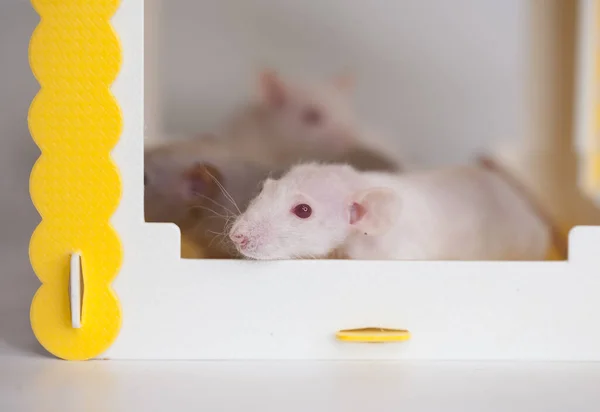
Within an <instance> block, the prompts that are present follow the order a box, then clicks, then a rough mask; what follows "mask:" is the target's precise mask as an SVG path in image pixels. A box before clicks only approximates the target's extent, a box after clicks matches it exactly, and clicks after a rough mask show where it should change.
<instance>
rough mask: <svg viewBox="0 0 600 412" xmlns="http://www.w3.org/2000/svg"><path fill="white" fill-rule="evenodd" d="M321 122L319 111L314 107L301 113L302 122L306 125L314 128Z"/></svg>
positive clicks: (321, 117)
mask: <svg viewBox="0 0 600 412" xmlns="http://www.w3.org/2000/svg"><path fill="white" fill-rule="evenodd" d="M322 120H323V116H322V115H321V112H319V110H317V109H315V108H314V107H309V108H308V109H306V110H304V112H303V113H302V121H303V122H304V123H306V124H309V125H312V126H316V125H318V124H319V123H321V121H322Z"/></svg>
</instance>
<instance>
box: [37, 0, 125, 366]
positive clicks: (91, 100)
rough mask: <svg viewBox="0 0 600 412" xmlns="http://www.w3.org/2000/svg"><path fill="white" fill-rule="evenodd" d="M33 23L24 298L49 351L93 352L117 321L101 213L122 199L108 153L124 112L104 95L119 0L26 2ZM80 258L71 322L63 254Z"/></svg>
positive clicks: (111, 76) (117, 256)
mask: <svg viewBox="0 0 600 412" xmlns="http://www.w3.org/2000/svg"><path fill="white" fill-rule="evenodd" d="M32 3H33V6H34V8H35V9H36V10H37V12H38V13H39V15H40V16H41V21H40V24H39V25H38V27H37V28H36V29H35V31H34V33H33V36H32V38H31V43H30V49H29V58H30V64H31V68H32V71H33V73H34V75H35V76H36V78H37V80H38V81H39V83H40V85H41V89H40V91H39V93H38V95H37V96H36V97H35V99H34V101H33V103H32V104H31V107H30V111H29V128H30V131H31V135H32V136H33V139H34V140H35V142H36V143H37V145H38V146H39V148H40V149H41V152H42V154H41V156H40V158H39V159H38V161H37V162H36V164H35V166H34V168H33V170H32V173H31V180H30V191H31V198H32V201H33V203H34V205H35V206H36V208H37V210H38V211H39V213H40V215H41V217H42V222H41V223H40V225H39V226H38V227H37V228H36V230H35V232H34V233H33V236H32V238H31V243H30V251H29V253H30V259H31V264H32V266H33V269H34V271H35V273H36V274H37V276H38V278H39V279H40V280H41V282H42V285H41V287H40V288H39V289H38V291H37V293H36V295H35V297H34V298H33V302H32V305H31V325H32V328H33V331H34V333H35V336H36V337H37V339H38V340H39V342H40V343H41V344H42V345H43V346H44V347H45V348H46V349H47V350H48V351H49V352H50V353H52V354H54V355H55V356H57V357H60V358H63V359H69V360H84V359H90V358H93V357H95V356H98V355H100V354H101V353H102V352H104V351H105V350H106V349H107V348H108V347H109V346H110V345H111V343H112V342H113V341H114V339H115V338H116V337H117V335H118V333H119V329H120V326H121V309H120V306H119V302H118V299H117V297H116V295H115V293H114V292H113V290H112V289H111V287H110V283H111V281H112V280H113V278H114V277H115V276H116V274H117V272H118V270H119V267H120V265H121V260H122V250H121V243H120V241H119V238H118V236H117V234H116V232H115V231H114V230H113V228H112V227H111V226H110V223H109V219H110V217H111V215H112V214H113V213H114V211H115V209H116V207H117V205H118V203H119V199H120V197H121V181H120V177H119V173H118V170H117V168H116V166H115V164H114V163H113V162H112V160H111V158H110V151H111V150H112V148H113V147H114V145H115V144H116V143H117V141H118V140H119V136H120V134H121V129H122V118H121V113H120V109H119V106H118V104H117V102H116V100H115V98H114V97H113V96H112V94H111V92H110V85H111V83H112V82H113V81H114V80H115V78H116V76H117V74H118V72H119V68H120V65H121V48H120V44H119V41H118V39H117V36H116V34H115V32H114V31H113V29H112V26H111V25H110V18H111V17H112V15H113V14H114V13H115V12H116V10H117V8H118V6H119V0H33V1H32ZM73 252H80V253H81V255H82V271H83V305H82V325H81V328H79V329H74V328H72V327H71V319H70V307H69V257H70V255H71V253H73Z"/></svg>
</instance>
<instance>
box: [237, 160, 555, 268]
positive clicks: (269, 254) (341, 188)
mask: <svg viewBox="0 0 600 412" xmlns="http://www.w3.org/2000/svg"><path fill="white" fill-rule="evenodd" d="M370 191H373V193H377V194H378V196H375V197H373V199H374V200H373V202H375V206H378V205H377V202H379V201H380V200H382V199H384V200H386V197H385V196H390V197H389V198H387V200H388V202H387V203H388V205H392V206H391V207H388V208H387V209H385V208H384V209H381V210H379V211H377V210H374V209H373V207H372V206H373V204H371V205H369V204H368V202H367V206H366V215H365V216H368V214H369V213H379V214H381V215H380V216H376V219H374V220H372V221H370V220H368V219H365V220H363V221H362V222H366V223H365V225H363V226H361V221H360V220H359V222H358V224H351V223H350V216H351V208H352V205H353V204H355V203H356V202H358V203H360V202H361V199H364V194H365V193H369V192H370ZM386 193H387V195H386ZM380 195H381V196H380ZM299 202H300V203H307V204H309V205H310V206H311V207H312V209H313V214H312V216H311V217H310V218H309V219H306V220H303V219H299V218H298V217H296V216H295V215H294V214H293V213H291V210H292V208H293V206H294V205H295V204H297V203H299ZM375 209H377V207H376V208H375ZM373 221H374V222H378V223H379V227H378V229H382V228H383V229H384V230H378V231H372V230H371V229H374V227H373V226H372V225H373V224H372V222H373ZM369 225H371V226H369ZM386 228H387V229H386ZM365 233H366V234H365ZM231 234H232V236H233V235H236V234H238V235H239V234H243V235H244V236H246V237H247V239H248V242H247V244H246V245H245V247H244V248H242V247H240V251H241V253H242V254H244V255H246V256H247V257H250V258H254V259H286V258H294V257H323V256H326V255H327V254H328V253H330V252H331V251H332V250H333V249H337V250H338V251H340V252H341V253H343V254H344V255H346V256H347V257H348V258H350V259H400V260H541V259H543V258H544V257H545V254H546V252H547V250H548V248H549V246H550V228H549V227H548V226H547V225H546V223H545V222H544V221H543V220H542V219H541V218H540V216H538V215H537V214H536V212H535V211H534V210H533V209H532V208H531V206H530V204H529V203H528V201H527V200H526V199H524V198H523V197H522V196H521V195H520V194H519V193H517V192H516V191H515V190H514V188H513V187H512V186H511V185H510V184H509V183H508V182H506V181H505V180H504V179H503V178H502V177H501V176H500V175H499V174H497V173H494V172H493V171H490V170H488V169H485V168H482V167H477V166H473V167H457V168H450V169H445V170H436V171H429V172H423V173H414V174H406V175H394V174H389V173H380V172H362V173H361V172H358V171H356V170H354V169H352V168H351V167H349V166H345V165H318V164H303V165H299V166H296V167H294V168H292V169H291V170H290V171H289V172H288V173H287V174H286V175H284V176H283V177H282V178H281V179H280V180H277V181H268V182H266V183H265V187H264V189H263V191H262V192H261V193H260V195H259V196H258V197H257V198H255V199H254V200H253V201H252V202H251V203H250V205H249V207H248V209H247V211H246V212H245V213H244V214H243V215H242V216H241V217H240V218H239V219H238V221H237V222H236V223H235V224H234V226H233V228H232V231H231Z"/></svg>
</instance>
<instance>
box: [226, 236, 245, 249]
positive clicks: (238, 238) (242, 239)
mask: <svg viewBox="0 0 600 412" xmlns="http://www.w3.org/2000/svg"><path fill="white" fill-rule="evenodd" d="M229 237H230V238H231V240H233V243H235V244H237V245H238V246H240V247H244V246H246V245H247V244H248V236H245V235H242V234H240V233H232V234H231V235H230V236H229Z"/></svg>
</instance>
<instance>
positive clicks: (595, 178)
mask: <svg viewBox="0 0 600 412" xmlns="http://www.w3.org/2000/svg"><path fill="white" fill-rule="evenodd" d="M594 13H595V15H594V19H593V20H594V25H593V33H592V35H593V36H594V39H595V41H594V42H593V44H594V45H595V48H594V50H590V53H593V56H594V57H593V61H594V83H593V84H592V87H593V90H594V91H593V96H594V106H593V110H594V113H593V118H594V128H593V134H592V136H591V139H592V141H591V142H590V153H588V160H587V163H588V164H587V167H588V173H587V175H588V179H587V180H588V192H590V195H591V196H592V197H593V198H594V199H598V200H600V1H599V0H595V2H594Z"/></svg>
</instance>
